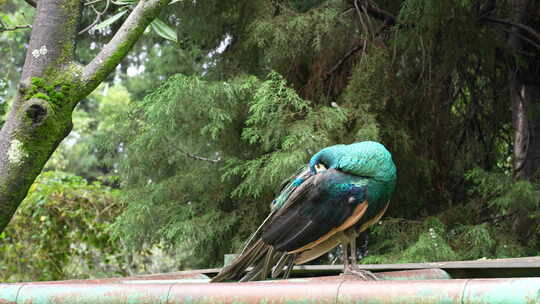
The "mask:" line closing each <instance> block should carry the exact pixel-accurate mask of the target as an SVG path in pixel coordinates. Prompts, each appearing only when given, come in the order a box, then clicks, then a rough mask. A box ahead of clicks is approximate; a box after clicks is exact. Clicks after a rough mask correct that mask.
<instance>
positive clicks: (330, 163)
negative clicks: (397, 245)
mask: <svg viewBox="0 0 540 304" xmlns="http://www.w3.org/2000/svg"><path fill="white" fill-rule="evenodd" d="M395 185H396V166H395V165H394V162H393V160H392V156H391V154H390V152H388V150H387V149H386V148H385V147H384V146H383V145H382V144H380V143H377V142H373V141H365V142H359V143H354V144H350V145H335V146H331V147H327V148H324V149H322V150H321V151H319V152H317V153H316V154H315V155H313V157H312V158H311V160H310V162H309V165H308V166H307V168H305V169H303V170H302V171H301V172H300V173H299V174H298V175H296V176H294V177H293V178H291V179H290V181H289V182H288V183H285V185H284V187H283V188H282V190H281V192H280V193H279V195H278V196H277V197H276V198H275V199H274V201H273V202H272V205H271V207H272V208H271V212H270V214H269V215H268V217H267V218H266V219H265V220H264V221H263V223H262V224H261V225H260V226H259V228H258V229H257V231H255V233H253V235H252V236H251V238H250V239H249V240H248V241H247V242H246V245H245V247H244V250H243V251H242V253H241V254H240V256H239V257H238V258H236V259H235V260H234V261H233V262H232V263H231V264H230V265H229V266H227V267H225V268H223V269H222V270H221V272H220V273H219V274H218V275H217V276H215V277H214V278H213V279H212V282H221V281H227V280H240V281H249V280H261V279H266V278H268V277H269V276H271V277H272V278H277V277H279V276H283V277H285V278H286V277H288V275H289V273H290V271H291V269H292V267H293V266H294V265H296V264H303V263H306V262H309V261H311V260H313V259H316V258H317V257H319V256H321V255H323V254H325V253H327V252H328V251H330V250H331V249H333V248H334V247H336V246H338V245H340V244H341V245H342V246H343V247H342V248H343V255H342V257H343V264H344V272H345V273H352V274H356V275H358V276H361V277H362V278H364V279H366V280H370V279H376V277H375V276H374V275H373V274H371V273H370V272H367V271H363V270H360V269H359V268H358V266H357V261H356V260H357V258H356V257H357V252H356V250H357V247H356V238H357V236H358V235H359V234H360V233H362V232H363V231H365V230H366V229H368V228H369V227H370V226H371V225H373V224H374V223H376V222H377V221H379V219H380V218H381V216H382V215H383V214H384V212H385V211H386V209H387V207H388V204H389V201H390V197H391V196H392V194H393V192H394V188H395ZM349 251H350V252H349Z"/></svg>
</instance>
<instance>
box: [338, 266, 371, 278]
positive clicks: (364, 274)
mask: <svg viewBox="0 0 540 304" xmlns="http://www.w3.org/2000/svg"><path fill="white" fill-rule="evenodd" d="M343 274H344V275H354V276H356V277H358V278H359V279H361V280H363V281H378V280H379V278H378V277H377V276H376V275H375V274H374V273H373V272H371V271H368V270H365V269H360V268H359V267H358V266H356V265H354V266H353V265H351V266H348V267H346V268H345V269H344V270H343Z"/></svg>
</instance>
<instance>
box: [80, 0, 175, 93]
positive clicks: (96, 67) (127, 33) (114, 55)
mask: <svg viewBox="0 0 540 304" xmlns="http://www.w3.org/2000/svg"><path fill="white" fill-rule="evenodd" d="M170 1H171V0H140V1H139V3H138V4H137V6H136V7H135V9H134V10H133V12H131V14H130V15H129V17H128V18H127V19H126V21H124V23H123V24H122V26H121V27H120V29H118V32H116V34H115V35H114V37H113V38H112V39H111V41H109V43H107V44H106V45H105V46H104V47H103V49H102V50H101V52H99V54H98V55H97V56H96V57H95V58H94V59H93V60H92V61H91V62H90V63H88V65H86V66H85V67H84V69H83V75H82V80H83V82H84V85H83V90H84V92H83V93H84V94H89V93H90V92H92V91H93V90H94V89H95V88H96V87H97V86H98V84H99V83H100V82H101V81H103V80H104V79H105V78H106V77H107V76H108V75H109V74H110V73H111V72H112V71H113V70H114V69H115V68H116V66H117V65H118V64H119V63H120V61H122V59H124V57H125V56H126V55H127V53H128V52H129V50H131V48H132V47H133V45H134V44H135V42H137V40H138V39H139V37H140V36H141V35H142V33H143V32H144V30H145V29H146V27H147V26H148V25H149V24H150V22H152V20H154V18H155V17H156V16H157V14H158V13H159V11H160V10H161V8H163V7H164V6H165V5H167V4H169V2H170Z"/></svg>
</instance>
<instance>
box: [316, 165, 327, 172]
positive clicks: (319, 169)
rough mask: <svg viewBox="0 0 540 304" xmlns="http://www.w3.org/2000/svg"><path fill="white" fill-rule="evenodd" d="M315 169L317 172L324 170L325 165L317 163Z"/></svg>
mask: <svg viewBox="0 0 540 304" xmlns="http://www.w3.org/2000/svg"><path fill="white" fill-rule="evenodd" d="M315 170H316V172H317V173H320V172H323V171H324V170H326V167H325V166H324V165H323V164H321V163H319V164H317V165H315Z"/></svg>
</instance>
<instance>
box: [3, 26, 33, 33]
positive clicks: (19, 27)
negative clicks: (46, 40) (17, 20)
mask: <svg viewBox="0 0 540 304" xmlns="http://www.w3.org/2000/svg"><path fill="white" fill-rule="evenodd" d="M31 28H32V26H31V25H30V24H25V25H15V26H13V27H6V26H2V27H0V32H7V31H16V30H20V29H31Z"/></svg>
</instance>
